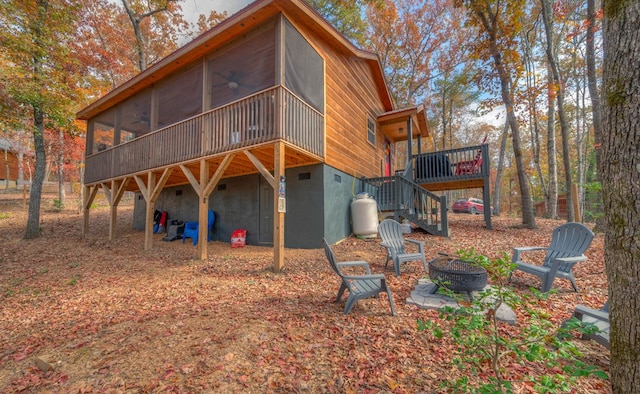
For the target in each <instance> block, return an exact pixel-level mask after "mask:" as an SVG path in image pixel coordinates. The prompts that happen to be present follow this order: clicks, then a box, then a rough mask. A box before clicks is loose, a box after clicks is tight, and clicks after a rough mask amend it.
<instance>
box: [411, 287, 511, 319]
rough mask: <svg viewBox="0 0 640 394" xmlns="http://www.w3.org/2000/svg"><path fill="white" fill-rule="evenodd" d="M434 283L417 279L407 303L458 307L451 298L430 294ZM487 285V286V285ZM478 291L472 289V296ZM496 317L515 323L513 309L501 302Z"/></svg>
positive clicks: (438, 307)
mask: <svg viewBox="0 0 640 394" xmlns="http://www.w3.org/2000/svg"><path fill="white" fill-rule="evenodd" d="M435 286H436V285H435V284H434V283H433V282H431V281H430V280H429V279H419V280H418V284H417V285H416V287H415V289H414V290H413V291H412V292H411V294H410V295H409V297H407V301H406V302H407V304H410V305H416V306H417V307H419V308H422V309H436V310H437V309H440V308H442V307H444V306H449V307H451V308H459V307H460V305H459V304H458V302H456V301H455V300H454V299H453V298H451V297H447V296H445V295H442V294H431V291H432V290H433V288H434V287H435ZM488 287H489V286H488ZM478 293H479V292H476V291H474V292H473V293H471V294H472V295H473V297H474V298H475V297H478ZM463 297H464V298H466V299H468V296H467V295H466V294H464V295H463ZM487 302H491V300H487ZM496 317H497V318H498V320H500V321H503V322H505V323H507V324H511V325H514V324H516V314H515V312H513V310H512V309H511V308H510V307H509V306H507V305H505V304H502V305H500V307H499V308H498V310H496Z"/></svg>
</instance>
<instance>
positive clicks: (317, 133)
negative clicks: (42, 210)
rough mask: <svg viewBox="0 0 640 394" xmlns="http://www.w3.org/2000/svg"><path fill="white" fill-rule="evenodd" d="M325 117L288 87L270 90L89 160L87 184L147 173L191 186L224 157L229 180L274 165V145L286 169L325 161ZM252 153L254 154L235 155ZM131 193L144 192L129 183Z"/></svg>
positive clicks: (148, 135) (87, 161) (225, 174)
mask: <svg viewBox="0 0 640 394" xmlns="http://www.w3.org/2000/svg"><path fill="white" fill-rule="evenodd" d="M323 125H324V116H323V115H322V114H320V113H319V112H318V111H316V110H315V109H313V108H312V107H311V106H309V105H307V104H306V103H304V102H303V101H302V100H300V99H299V98H298V97H296V96H295V95H294V94H292V93H291V92H290V91H289V90H287V89H286V88H284V87H276V88H272V89H268V90H265V91H262V92H259V93H257V94H254V95H252V96H249V97H246V98H243V99H241V100H238V101H235V102H233V103H230V104H228V105H225V106H222V107H219V108H215V109H213V110H210V111H207V112H205V113H203V114H200V115H198V116H195V117H193V118H190V119H187V120H184V121H182V122H179V123H176V124H173V125H170V126H168V127H165V128H162V129H159V130H156V131H154V132H151V133H148V134H146V135H144V136H141V137H139V138H135V139H133V140H131V141H127V142H124V143H122V144H119V145H116V146H114V147H112V148H109V149H106V150H104V151H101V152H97V153H95V154H93V155H90V156H87V157H86V172H85V179H84V182H85V185H87V186H92V185H98V184H101V183H107V182H111V181H117V180H123V179H126V178H130V177H133V176H139V175H142V174H146V173H148V172H157V173H158V174H160V173H162V172H163V171H164V170H165V169H168V168H175V167H180V168H181V169H183V170H182V171H172V172H171V174H170V175H169V176H168V179H167V181H166V184H165V185H166V186H172V185H180V184H187V183H189V179H188V174H187V172H185V171H184V169H188V170H189V171H188V172H191V173H196V174H197V173H198V171H199V168H200V162H201V161H202V160H206V161H207V162H208V167H209V171H210V174H213V173H214V172H215V171H216V169H217V168H219V166H220V164H221V163H223V162H224V161H225V158H226V157H228V156H230V155H232V156H231V159H230V161H229V162H226V163H225V165H226V166H227V167H226V170H225V171H224V176H225V177H227V176H238V175H244V174H249V173H255V172H258V169H257V168H256V166H255V163H254V161H255V159H257V160H258V161H259V162H260V163H262V165H263V166H264V167H265V168H273V166H274V145H275V142H277V141H283V142H284V143H285V155H284V161H285V167H287V168H288V167H295V166H302V165H307V164H315V163H320V162H322V161H323V160H324V156H325V152H324V132H323V130H324V128H323ZM242 152H248V153H249V154H240V155H238V154H236V153H242ZM125 188H126V190H127V191H139V186H138V184H137V183H136V182H128V183H127V184H126V186H125Z"/></svg>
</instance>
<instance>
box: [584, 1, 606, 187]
mask: <svg viewBox="0 0 640 394" xmlns="http://www.w3.org/2000/svg"><path fill="white" fill-rule="evenodd" d="M587 25H588V26H587V80H588V85H589V97H591V111H592V117H593V139H594V145H595V151H596V168H598V171H596V172H597V177H598V180H599V181H602V175H601V174H600V171H599V169H600V168H601V163H600V162H601V161H602V158H601V153H600V152H601V147H602V107H601V103H600V93H599V92H598V77H597V76H596V50H595V42H594V40H595V37H594V32H595V31H596V28H597V27H596V9H595V0H587Z"/></svg>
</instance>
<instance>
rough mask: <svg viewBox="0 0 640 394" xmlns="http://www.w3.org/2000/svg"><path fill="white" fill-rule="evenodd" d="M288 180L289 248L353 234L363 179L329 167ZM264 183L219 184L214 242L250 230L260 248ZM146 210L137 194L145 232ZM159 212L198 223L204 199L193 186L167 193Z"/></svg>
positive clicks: (212, 204)
mask: <svg viewBox="0 0 640 394" xmlns="http://www.w3.org/2000/svg"><path fill="white" fill-rule="evenodd" d="M285 176H286V214H285V247H287V248H301V249H315V248H321V247H322V237H323V236H324V237H326V238H327V240H328V241H329V242H330V243H332V244H333V243H335V242H337V241H340V240H342V239H344V238H346V237H348V236H349V235H350V234H351V223H350V212H349V206H350V204H351V201H352V198H353V193H354V191H355V192H356V193H357V192H358V190H360V181H359V180H358V179H355V178H354V177H353V176H350V175H348V174H345V173H344V172H341V171H338V170H336V169H335V168H333V167H330V166H327V165H324V164H318V165H313V166H304V167H296V168H290V169H288V170H286V172H285ZM264 183H265V181H264V180H261V175H259V174H253V175H247V176H242V177H236V178H226V179H222V180H221V181H220V182H219V183H218V185H217V187H216V189H215V190H214V191H213V193H212V194H211V195H210V198H209V209H212V210H213V211H214V212H215V214H216V221H215V224H214V226H213V231H212V234H211V235H212V239H213V240H216V241H222V242H230V240H231V233H232V232H233V231H234V230H236V229H246V230H247V243H248V244H250V245H257V244H259V241H260V240H259V234H258V232H259V220H260V215H261V214H262V215H264V214H265V212H261V211H260V188H261V187H263V186H264ZM145 209H146V202H145V201H144V198H142V196H141V195H139V194H138V195H136V200H135V204H134V217H133V227H134V228H135V229H138V230H141V231H144V217H145ZM155 209H157V210H159V211H167V212H168V217H169V220H170V221H171V220H174V219H177V220H182V221H185V222H187V221H197V220H198V196H197V194H196V193H195V191H194V190H193V189H192V188H191V186H190V185H183V186H178V187H170V188H166V189H164V190H163V191H162V192H161V193H160V196H159V197H158V200H157V201H156V204H155ZM266 211H267V212H268V211H269V209H267V210H266ZM271 211H272V209H271ZM271 215H273V213H272V212H271ZM263 245H264V243H263Z"/></svg>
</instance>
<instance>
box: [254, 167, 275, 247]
mask: <svg viewBox="0 0 640 394" xmlns="http://www.w3.org/2000/svg"><path fill="white" fill-rule="evenodd" d="M259 228H260V230H259V231H260V234H258V243H261V244H271V245H273V188H272V187H271V185H269V183H268V182H267V181H265V180H264V178H262V177H260V227H259Z"/></svg>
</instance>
